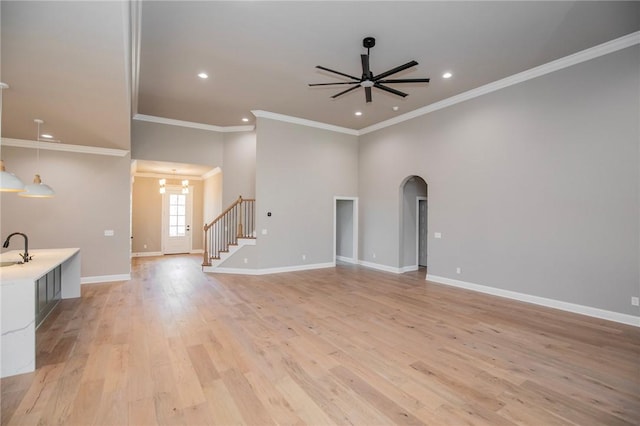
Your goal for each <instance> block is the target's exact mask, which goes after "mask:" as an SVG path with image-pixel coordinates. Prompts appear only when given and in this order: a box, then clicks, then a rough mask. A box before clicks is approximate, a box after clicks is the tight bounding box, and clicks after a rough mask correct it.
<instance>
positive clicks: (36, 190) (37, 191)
mask: <svg viewBox="0 0 640 426" xmlns="http://www.w3.org/2000/svg"><path fill="white" fill-rule="evenodd" d="M55 194H56V193H55V191H54V190H53V189H51V187H50V186H49V185H47V184H44V183H42V179H40V175H38V174H37V175H35V177H34V178H33V183H30V184H29V185H26V186H25V187H24V191H23V192H20V193H18V195H19V196H21V197H30V198H51V197H53V196H54V195H55Z"/></svg>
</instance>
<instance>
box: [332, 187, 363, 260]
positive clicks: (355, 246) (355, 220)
mask: <svg viewBox="0 0 640 426" xmlns="http://www.w3.org/2000/svg"><path fill="white" fill-rule="evenodd" d="M338 201H352V202H353V210H352V214H353V242H352V246H353V247H352V256H353V258H352V260H353V262H352V263H357V262H356V259H358V216H359V213H358V197H341V196H334V197H333V258H334V259H337V258H338V255H337V253H336V245H337V233H338V232H337V231H338ZM340 257H342V256H340Z"/></svg>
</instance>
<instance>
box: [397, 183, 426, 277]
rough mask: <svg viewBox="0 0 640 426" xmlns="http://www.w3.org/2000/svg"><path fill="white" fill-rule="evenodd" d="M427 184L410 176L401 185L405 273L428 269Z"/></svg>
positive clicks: (402, 267)
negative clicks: (423, 268) (422, 268)
mask: <svg viewBox="0 0 640 426" xmlns="http://www.w3.org/2000/svg"><path fill="white" fill-rule="evenodd" d="M427 198H428V197H427V182H426V181H425V180H424V179H422V178H421V177H420V176H416V175H413V176H408V177H407V178H405V179H404V180H403V181H402V183H401V185H400V244H399V248H400V253H399V254H400V259H399V265H400V269H401V271H402V272H409V271H416V270H419V269H420V268H421V267H425V268H426V266H427V248H428V247H427V235H428V231H427V229H428V227H427V224H428V222H427V217H428V215H427Z"/></svg>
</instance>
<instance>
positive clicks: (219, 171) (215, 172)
mask: <svg viewBox="0 0 640 426" xmlns="http://www.w3.org/2000/svg"><path fill="white" fill-rule="evenodd" d="M221 172H222V169H221V168H220V167H216V168H215V169H211V170H209V171H208V172H207V173H205V174H203V175H202V176H200V177H201V178H202V179H203V180H205V179H209V178H210V177H211V176H215V175H217V174H218V173H221Z"/></svg>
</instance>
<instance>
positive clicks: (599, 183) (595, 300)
mask: <svg viewBox="0 0 640 426" xmlns="http://www.w3.org/2000/svg"><path fill="white" fill-rule="evenodd" d="M639 50H640V48H639V47H638V46H634V47H631V48H627V49H625V50H622V51H619V52H616V53H612V54H609V55H606V56H603V57H600V58H597V59H594V60H591V61H589V62H585V63H582V64H578V65H574V66H572V67H569V68H566V69H563V70H560V71H557V72H554V73H552V74H548V75H545V76H543V77H539V78H536V79H533V80H530V81H527V82H524V83H521V84H518V85H515V86H512V87H509V88H506V89H502V90H500V91H497V92H493V93H491V94H488V95H485V96H482V97H479V98H475V99H473V100H469V101H466V102H464V103H461V104H457V105H454V106H452V107H449V108H446V109H443V110H439V111H436V112H433V113H430V114H427V115H425V116H422V117H419V118H415V119H413V120H410V121H407V122H404V123H401V124H398V125H395V126H393V127H390V128H385V129H383V130H380V131H377V132H374V133H370V134H367V135H364V136H362V137H361V138H360V162H359V189H360V193H359V197H360V212H361V219H360V232H361V237H360V239H361V250H360V253H361V257H362V258H363V259H364V260H367V261H372V262H376V263H380V264H384V265H389V266H396V267H397V266H399V265H398V262H399V260H398V256H397V254H398V243H397V242H398V241H399V238H398V232H399V229H400V227H399V222H398V220H399V210H400V209H399V208H398V206H399V199H398V197H399V196H400V191H399V190H398V188H399V185H400V184H401V183H402V181H403V179H404V178H405V177H407V176H410V175H419V176H421V177H423V178H424V179H425V180H426V182H427V184H428V185H429V212H428V214H429V219H428V220H429V229H430V235H429V240H428V247H429V249H428V250H429V258H428V268H429V269H428V270H429V273H430V274H432V275H437V276H442V277H449V278H453V279H459V280H463V281H467V282H471V283H475V284H481V285H487V286H492V287H496V288H501V289H507V290H511V291H516V292H521V293H525V294H531V295H536V296H541V297H547V298H551V299H556V300H560V301H567V302H571V303H577V304H580V305H586V306H591V307H596V308H602V309H606V310H610V311H614V312H620V313H626V314H635V315H637V308H633V307H632V306H631V305H630V297H631V296H632V295H638V293H639V265H638V259H639V258H640V253H639V234H640V229H639V219H638V217H639V202H638V199H639V192H640V178H639V176H640V175H639V167H638V164H639V152H638V151H639V150H638V145H639V140H640V131H639V124H638V122H639V120H638V117H639V116H640V106H639V102H640V101H639V99H640V98H639V96H638V89H639V87H640V78H639V73H638V69H640V61H639V57H640V52H639ZM434 232H441V233H442V239H433V234H434ZM373 252H376V254H377V259H373V258H372V253H373ZM456 267H460V268H461V270H462V273H461V274H460V275H457V274H456V273H455V269H456Z"/></svg>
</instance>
